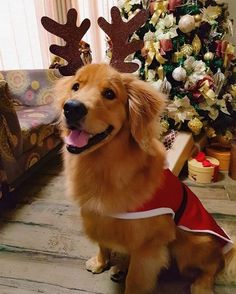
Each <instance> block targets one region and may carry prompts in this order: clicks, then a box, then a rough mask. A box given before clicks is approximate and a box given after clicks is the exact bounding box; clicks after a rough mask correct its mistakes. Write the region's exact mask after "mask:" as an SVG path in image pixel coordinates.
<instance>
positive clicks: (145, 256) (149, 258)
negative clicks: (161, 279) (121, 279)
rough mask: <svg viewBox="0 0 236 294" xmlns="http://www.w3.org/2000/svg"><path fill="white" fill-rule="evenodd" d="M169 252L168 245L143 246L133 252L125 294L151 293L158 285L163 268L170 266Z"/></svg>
mask: <svg viewBox="0 0 236 294" xmlns="http://www.w3.org/2000/svg"><path fill="white" fill-rule="evenodd" d="M168 262H169V253H168V249H167V247H166V246H160V247H156V246H152V247H148V248H146V247H143V248H140V250H138V251H136V252H133V253H131V258H130V265H129V270H128V275H127V278H126V287H125V294H134V293H135V294H149V293H153V291H154V290H155V287H156V282H157V277H158V274H159V273H160V271H161V269H162V268H164V267H167V266H168Z"/></svg>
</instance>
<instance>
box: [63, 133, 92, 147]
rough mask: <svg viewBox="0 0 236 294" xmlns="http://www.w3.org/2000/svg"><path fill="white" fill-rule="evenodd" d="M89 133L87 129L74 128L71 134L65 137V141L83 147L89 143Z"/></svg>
mask: <svg viewBox="0 0 236 294" xmlns="http://www.w3.org/2000/svg"><path fill="white" fill-rule="evenodd" d="M88 140H89V133H87V132H85V131H78V130H73V131H71V133H70V134H69V136H67V137H65V143H66V144H67V145H72V146H75V147H83V146H85V145H87V144H88Z"/></svg>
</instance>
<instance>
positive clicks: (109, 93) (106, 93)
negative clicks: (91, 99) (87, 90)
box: [102, 89, 116, 100]
mask: <svg viewBox="0 0 236 294" xmlns="http://www.w3.org/2000/svg"><path fill="white" fill-rule="evenodd" d="M102 95H103V96H104V97H105V98H106V99H109V100H112V99H115V97H116V94H115V93H114V91H112V90H111V89H105V90H104V91H103V93H102Z"/></svg>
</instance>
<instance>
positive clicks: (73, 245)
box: [0, 158, 236, 294]
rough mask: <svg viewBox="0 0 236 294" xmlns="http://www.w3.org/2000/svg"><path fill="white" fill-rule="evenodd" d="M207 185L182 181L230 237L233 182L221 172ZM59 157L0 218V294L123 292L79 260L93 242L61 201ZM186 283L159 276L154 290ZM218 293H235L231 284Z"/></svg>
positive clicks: (235, 201) (234, 213)
mask: <svg viewBox="0 0 236 294" xmlns="http://www.w3.org/2000/svg"><path fill="white" fill-rule="evenodd" d="M221 177H222V179H221V181H219V182H218V183H216V184H214V185H211V186H196V185H193V184H192V183H190V182H189V181H187V183H188V184H189V185H191V188H192V189H193V191H194V192H196V193H197V194H198V195H199V197H200V198H201V200H202V201H203V202H204V204H205V205H206V206H207V208H208V209H209V211H210V212H212V213H214V216H215V217H216V218H217V219H218V221H219V222H220V223H221V224H222V225H224V226H225V225H227V227H229V229H230V231H232V233H233V235H234V236H236V226H235V224H236V181H232V180H230V179H229V178H228V177H227V176H226V175H225V174H222V175H221ZM63 184H64V177H63V173H62V171H61V162H60V159H59V158H55V159H54V160H53V161H50V163H48V164H47V165H46V166H44V167H43V168H41V169H40V171H38V172H37V173H36V174H34V176H32V177H31V178H30V179H29V180H28V181H27V182H26V183H25V184H24V185H23V186H21V188H20V190H19V194H20V195H19V196H20V197H19V203H18V205H17V207H16V208H15V209H12V210H10V211H8V212H6V213H4V215H1V217H0V294H13V293H14V294H31V293H48V294H78V293H101V294H113V293H114V294H115V293H123V291H124V289H123V287H124V286H123V285H122V284H121V285H119V284H116V283H114V282H112V281H111V280H110V278H109V271H107V272H104V273H102V274H100V275H93V274H91V273H89V272H87V271H86V270H85V261H86V259H87V258H89V257H91V256H92V255H94V254H95V253H96V245H94V244H91V243H90V242H89V241H88V239H87V238H86V236H85V235H84V233H83V231H82V227H81V220H80V216H79V211H78V208H77V207H75V206H74V205H73V204H72V203H71V202H70V201H69V200H67V199H66V196H65V190H64V186H63ZM188 286H189V285H188V284H187V283H186V281H183V280H181V279H180V278H176V277H174V276H172V275H171V274H168V275H166V276H163V277H162V279H161V283H160V285H159V291H158V293H161V294H167V293H168V294H173V293H174V294H183V293H189V290H188ZM216 293H218V294H229V293H230V294H233V293H236V288H235V287H234V286H233V285H231V286H230V285H228V286H223V285H221V286H217V287H216ZM134 294H135V293H134Z"/></svg>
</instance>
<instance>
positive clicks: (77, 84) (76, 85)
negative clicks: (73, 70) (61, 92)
mask: <svg viewBox="0 0 236 294" xmlns="http://www.w3.org/2000/svg"><path fill="white" fill-rule="evenodd" d="M71 90H73V91H78V90H79V83H75V84H74V85H73V86H72V88H71Z"/></svg>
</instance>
